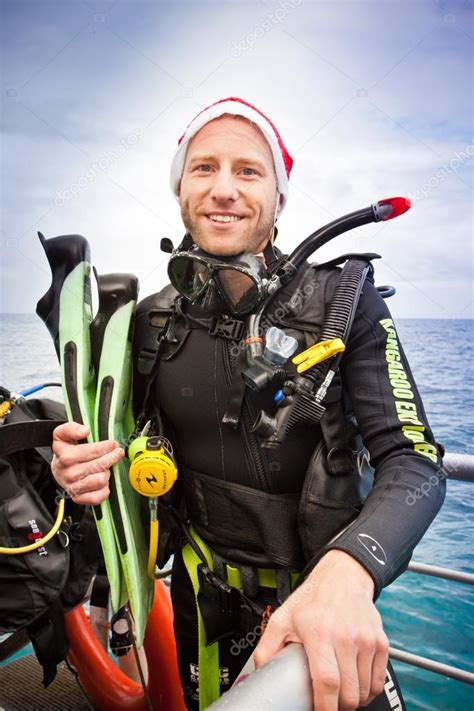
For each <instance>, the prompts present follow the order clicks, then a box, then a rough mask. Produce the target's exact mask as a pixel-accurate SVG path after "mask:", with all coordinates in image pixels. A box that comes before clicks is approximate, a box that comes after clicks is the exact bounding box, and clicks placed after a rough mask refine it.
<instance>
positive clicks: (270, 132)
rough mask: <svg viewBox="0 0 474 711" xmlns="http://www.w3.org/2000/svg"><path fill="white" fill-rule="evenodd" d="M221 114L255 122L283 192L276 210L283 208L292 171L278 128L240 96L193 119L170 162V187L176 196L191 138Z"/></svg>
mask: <svg viewBox="0 0 474 711" xmlns="http://www.w3.org/2000/svg"><path fill="white" fill-rule="evenodd" d="M223 114H231V115H234V116H235V115H239V116H244V117H245V118H247V119H249V120H250V121H252V122H253V123H255V124H256V125H257V126H258V127H259V128H260V130H261V131H262V133H263V135H264V136H265V138H266V140H267V143H268V145H269V146H270V149H271V151H272V155H273V163H274V166H275V174H276V179H277V188H278V192H279V193H280V194H281V195H282V199H281V205H280V209H279V212H281V210H282V209H283V207H284V205H285V204H286V201H287V199H288V177H289V173H290V171H291V166H292V164H293V160H292V158H291V156H290V155H289V153H288V151H287V150H286V148H285V146H284V145H283V142H282V140H281V137H280V135H279V134H278V131H277V130H276V128H275V126H274V125H273V124H272V122H271V121H270V119H268V118H267V117H266V116H265V115H264V114H262V113H261V112H260V111H259V110H258V109H257V108H256V107H254V106H252V105H250V104H248V103H247V102H245V101H243V100H242V99H238V98H234V97H231V98H229V99H222V100H221V101H218V102H216V103H215V104H211V106H208V107H207V108H206V109H204V110H203V111H201V112H200V113H199V114H198V115H197V116H195V117H194V118H193V120H192V121H191V123H190V124H189V125H188V127H187V128H186V130H185V132H184V134H183V135H182V136H181V138H180V140H179V145H178V149H177V151H176V153H175V155H174V158H173V161H172V163H171V173H170V184H171V190H172V191H173V193H174V195H175V196H176V197H177V198H178V186H179V181H180V180H181V176H182V175H183V169H184V162H185V158H186V151H187V148H188V145H189V141H190V140H191V138H192V137H193V136H194V135H195V134H196V133H197V132H198V131H199V130H200V129H201V128H202V127H203V126H205V125H206V124H207V123H209V121H213V120H214V119H216V118H219V116H222V115H223Z"/></svg>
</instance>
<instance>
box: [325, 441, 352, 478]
mask: <svg viewBox="0 0 474 711" xmlns="http://www.w3.org/2000/svg"><path fill="white" fill-rule="evenodd" d="M356 463H357V458H356V453H355V452H353V451H352V449H350V448H349V447H333V448H332V449H330V450H329V452H328V455H327V464H328V469H329V472H330V474H332V475H333V476H347V475H348V474H350V473H351V472H353V471H354V468H355V467H356Z"/></svg>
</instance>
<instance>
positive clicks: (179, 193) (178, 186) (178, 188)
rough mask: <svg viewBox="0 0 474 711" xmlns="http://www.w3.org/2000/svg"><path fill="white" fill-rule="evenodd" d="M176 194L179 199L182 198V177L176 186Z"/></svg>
mask: <svg viewBox="0 0 474 711" xmlns="http://www.w3.org/2000/svg"><path fill="white" fill-rule="evenodd" d="M176 195H177V197H178V200H179V199H180V198H181V178H180V179H179V182H178V185H177V186H176Z"/></svg>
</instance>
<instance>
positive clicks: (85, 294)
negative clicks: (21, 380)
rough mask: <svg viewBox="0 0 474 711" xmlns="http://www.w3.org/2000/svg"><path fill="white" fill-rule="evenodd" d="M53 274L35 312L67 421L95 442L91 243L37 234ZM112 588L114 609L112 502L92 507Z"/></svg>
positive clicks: (118, 595)
mask: <svg viewBox="0 0 474 711" xmlns="http://www.w3.org/2000/svg"><path fill="white" fill-rule="evenodd" d="M38 235H39V238H40V241H41V244H42V246H43V249H44V251H45V253H46V256H47V258H48V261H49V264H50V267H51V272H52V275H53V279H52V283H51V286H50V288H49V289H48V291H47V292H46V294H45V295H44V296H43V297H42V298H41V299H40V300H39V301H38V304H37V306H36V313H37V314H38V316H39V317H40V318H41V319H42V320H43V321H44V323H45V325H46V327H47V328H48V330H49V332H50V334H51V336H52V338H53V341H54V345H55V348H56V353H57V355H58V359H59V362H60V364H61V372H62V383H63V395H64V404H65V406H66V411H67V415H68V418H69V419H70V420H73V421H74V422H79V423H81V424H84V425H86V426H87V427H88V428H89V430H90V435H89V437H88V441H90V442H93V441H94V401H95V392H96V382H97V372H96V370H95V369H94V368H93V367H92V361H91V341H90V325H91V320H92V299H91V286H90V269H91V265H90V250H89V244H88V242H87V240H86V239H85V238H84V237H81V236H80V235H63V236H60V237H53V238H51V239H48V240H47V239H46V238H45V237H44V236H43V235H42V234H41V233H38ZM93 511H94V516H95V520H96V524H97V530H98V533H99V538H100V541H101V545H102V550H103V554H104V559H105V565H106V569H107V576H108V579H109V583H110V589H111V597H112V606H113V608H114V610H116V609H119V608H120V607H121V606H122V605H123V604H125V602H126V589H125V586H124V584H123V582H122V570H121V565H120V559H119V555H118V551H117V546H116V543H115V534H114V527H113V520H112V512H111V506H110V502H109V501H108V500H107V501H104V502H103V503H102V504H100V506H94V507H93Z"/></svg>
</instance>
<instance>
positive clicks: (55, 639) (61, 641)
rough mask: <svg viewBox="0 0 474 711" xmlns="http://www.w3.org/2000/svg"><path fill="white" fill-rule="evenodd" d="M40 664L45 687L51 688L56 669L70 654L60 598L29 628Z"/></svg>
mask: <svg viewBox="0 0 474 711" xmlns="http://www.w3.org/2000/svg"><path fill="white" fill-rule="evenodd" d="M27 629H28V634H29V636H30V639H31V642H32V644H33V648H34V650H35V653H36V656H37V658H38V661H39V663H40V664H41V666H42V667H43V685H44V686H45V687H47V686H49V685H50V684H51V682H52V681H53V680H54V678H55V676H56V667H57V665H58V664H60V663H61V662H62V661H64V659H66V657H67V654H68V652H69V640H68V637H67V634H66V626H65V623H64V612H63V607H62V605H61V601H60V599H59V598H56V600H55V601H54V602H53V603H52V605H50V607H49V608H48V610H47V612H45V613H44V614H43V615H41V617H39V618H38V619H37V620H35V621H34V622H32V623H31V625H29V626H28V627H27Z"/></svg>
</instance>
